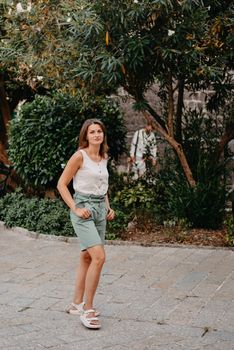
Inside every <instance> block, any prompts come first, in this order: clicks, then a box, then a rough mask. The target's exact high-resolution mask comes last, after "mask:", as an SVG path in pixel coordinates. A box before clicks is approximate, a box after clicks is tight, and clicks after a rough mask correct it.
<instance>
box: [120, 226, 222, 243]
mask: <svg viewBox="0 0 234 350" xmlns="http://www.w3.org/2000/svg"><path fill="white" fill-rule="evenodd" d="M120 238H121V239H122V240H124V241H130V242H137V243H138V244H141V245H144V246H151V245H157V244H175V245H176V244H183V245H195V246H212V247H227V246H228V242H227V239H226V230H225V229H221V230H206V229H187V228H181V227H176V226H175V227H167V228H165V227H164V226H159V225H154V224H152V223H150V222H144V223H142V222H141V223H139V222H133V223H131V225H129V228H128V229H127V230H126V231H125V232H123V233H122V234H121V237H120Z"/></svg>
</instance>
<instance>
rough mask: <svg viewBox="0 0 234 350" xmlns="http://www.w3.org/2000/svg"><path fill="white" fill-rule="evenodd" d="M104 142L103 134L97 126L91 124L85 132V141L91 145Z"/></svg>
mask: <svg viewBox="0 0 234 350" xmlns="http://www.w3.org/2000/svg"><path fill="white" fill-rule="evenodd" d="M103 140H104V132H103V130H102V128H101V126H100V125H99V124H91V125H90V126H89V127H88V130H87V141H88V143H89V145H90V144H93V145H101V144H102V142H103Z"/></svg>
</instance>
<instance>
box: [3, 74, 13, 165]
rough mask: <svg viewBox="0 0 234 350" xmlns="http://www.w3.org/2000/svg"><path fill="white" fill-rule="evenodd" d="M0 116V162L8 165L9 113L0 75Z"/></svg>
mask: <svg viewBox="0 0 234 350" xmlns="http://www.w3.org/2000/svg"><path fill="white" fill-rule="evenodd" d="M0 116H1V128H0V160H1V161H2V162H4V163H7V164H9V160H8V156H7V151H6V147H7V127H8V123H9V121H10V117H11V113H10V108H9V104H8V101H7V98H6V92H5V88H4V77H3V74H2V73H0Z"/></svg>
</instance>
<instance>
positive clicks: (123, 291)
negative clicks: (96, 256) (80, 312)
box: [0, 226, 234, 350]
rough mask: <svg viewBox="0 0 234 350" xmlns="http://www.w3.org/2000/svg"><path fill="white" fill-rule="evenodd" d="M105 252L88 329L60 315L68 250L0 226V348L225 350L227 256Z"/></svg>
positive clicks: (231, 319) (230, 290)
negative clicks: (92, 326)
mask: <svg viewBox="0 0 234 350" xmlns="http://www.w3.org/2000/svg"><path fill="white" fill-rule="evenodd" d="M45 237H46V236H45ZM106 252H107V261H106V264H105V267H104V270H103V274H102V278H101V282H100V285H99V288H98V292H97V296H96V306H97V307H98V308H99V309H100V310H101V313H102V314H101V317H100V320H101V323H102V328H101V329H100V330H98V331H93V330H88V329H86V328H84V326H82V325H81V324H80V320H79V317H78V316H72V315H68V314H66V313H65V312H64V309H65V307H66V306H67V304H68V303H69V302H70V301H71V298H72V294H73V286H74V278H75V268H76V264H77V259H78V255H79V246H78V243H76V242H74V240H73V241H71V242H69V243H66V242H63V241H59V240H46V239H35V238H33V237H30V236H28V235H26V234H23V233H22V232H18V231H15V230H14V231H13V230H5V229H3V226H0V349H2V350H42V349H50V350H78V349H79V350H86V349H87V350H89V349H94V350H99V349H100V350H101V349H110V350H124V349H125V350H126V349H131V350H149V349H150V350H151V349H152V350H159V349H160V350H203V349H204V350H231V349H234V329H233V327H234V273H233V271H234V251H231V250H227V249H203V248H179V247H141V246H133V245H107V246H106Z"/></svg>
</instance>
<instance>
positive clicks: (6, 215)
mask: <svg viewBox="0 0 234 350" xmlns="http://www.w3.org/2000/svg"><path fill="white" fill-rule="evenodd" d="M0 220H2V221H4V222H5V225H6V226H8V227H14V226H19V227H24V228H26V229H28V230H30V231H35V232H40V233H45V234H54V235H62V236H74V231H73V228H72V225H71V222H70V217H69V210H68V209H67V207H66V206H65V205H64V204H63V202H62V201H60V200H59V199H42V198H35V197H33V198H27V197H25V195H24V194H23V193H22V192H21V191H20V190H17V191H15V192H13V193H9V194H6V195H5V196H4V197H3V198H1V199H0Z"/></svg>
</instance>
